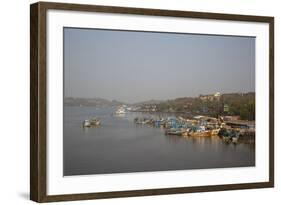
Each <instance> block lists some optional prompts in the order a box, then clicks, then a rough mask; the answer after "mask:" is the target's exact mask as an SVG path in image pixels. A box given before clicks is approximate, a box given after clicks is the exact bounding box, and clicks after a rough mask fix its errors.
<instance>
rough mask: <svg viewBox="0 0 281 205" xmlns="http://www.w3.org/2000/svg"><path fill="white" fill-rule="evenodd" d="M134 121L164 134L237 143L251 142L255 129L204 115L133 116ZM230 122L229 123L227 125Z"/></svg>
mask: <svg viewBox="0 0 281 205" xmlns="http://www.w3.org/2000/svg"><path fill="white" fill-rule="evenodd" d="M134 122H135V123H136V124H141V125H150V126H153V127H156V128H157V127H158V128H160V127H161V128H163V129H164V132H165V134H166V135H178V136H191V137H211V136H219V137H221V138H222V139H223V140H224V141H226V142H233V143H237V142H238V141H244V142H245V141H247V142H253V141H254V139H255V130H254V128H250V127H247V126H244V124H245V123H244V124H243V123H242V122H240V124H238V123H233V122H231V123H232V124H231V123H228V122H224V121H223V119H222V118H218V119H217V118H212V117H206V116H195V117H194V119H184V118H182V117H167V118H157V119H155V118H153V117H147V118H145V117H144V118H139V117H137V118H135V119H134ZM229 124H231V125H232V126H231V125H229Z"/></svg>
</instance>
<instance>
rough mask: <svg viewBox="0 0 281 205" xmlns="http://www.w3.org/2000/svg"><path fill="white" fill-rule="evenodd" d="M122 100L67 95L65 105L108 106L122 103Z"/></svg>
mask: <svg viewBox="0 0 281 205" xmlns="http://www.w3.org/2000/svg"><path fill="white" fill-rule="evenodd" d="M122 104H123V103H122V102H119V101H116V100H112V101H110V100H106V99H103V98H73V97H67V98H64V105H67V106H80V105H81V106H100V107H107V106H119V105H122Z"/></svg>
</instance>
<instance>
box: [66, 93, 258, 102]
mask: <svg viewBox="0 0 281 205" xmlns="http://www.w3.org/2000/svg"><path fill="white" fill-rule="evenodd" d="M216 93H220V95H226V94H248V93H255V91H247V92H226V93H221V92H214V93H208V94H198V95H197V96H181V97H176V98H168V99H153V98H152V99H148V100H141V101H138V102H130V103H129V102H125V101H122V100H117V99H112V100H110V99H108V98H103V97H73V96H64V97H63V98H64V99H65V98H74V99H75V98H76V99H101V100H107V101H111V102H112V101H117V102H122V103H127V104H136V103H142V102H146V101H168V100H175V99H180V98H198V97H200V96H209V95H214V94H216Z"/></svg>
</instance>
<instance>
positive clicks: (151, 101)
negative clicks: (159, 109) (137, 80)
mask: <svg viewBox="0 0 281 205" xmlns="http://www.w3.org/2000/svg"><path fill="white" fill-rule="evenodd" d="M161 102H164V101H162V100H147V101H142V102H137V103H133V104H132V105H134V106H139V105H156V104H159V103H161Z"/></svg>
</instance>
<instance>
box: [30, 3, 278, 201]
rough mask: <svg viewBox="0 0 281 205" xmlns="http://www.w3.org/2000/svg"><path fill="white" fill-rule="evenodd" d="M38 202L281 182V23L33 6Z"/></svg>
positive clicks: (33, 148) (34, 194) (33, 170)
mask: <svg viewBox="0 0 281 205" xmlns="http://www.w3.org/2000/svg"><path fill="white" fill-rule="evenodd" d="M30 15H31V18H30V23H31V24H30V43H31V47H30V63H31V66H30V69H31V73H30V75H31V82H30V83H31V87H30V88H31V90H30V94H31V100H30V101H31V105H30V109H31V113H30V117H31V135H30V160H31V165H30V198H31V200H34V201H37V202H52V201H65V200H83V199H99V198H112V197H130V196H145V195H158V194H176V193H190V192H206V191H221V190H235V189H250V188H265V187H273V186H274V18H273V17H265V16H248V15H235V14H218V13H202V12H188V11H174V10H156V9H143V8H125V7H109V6H96V5H81V4H63V3H48V2H39V3H35V4H32V5H31V13H30Z"/></svg>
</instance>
